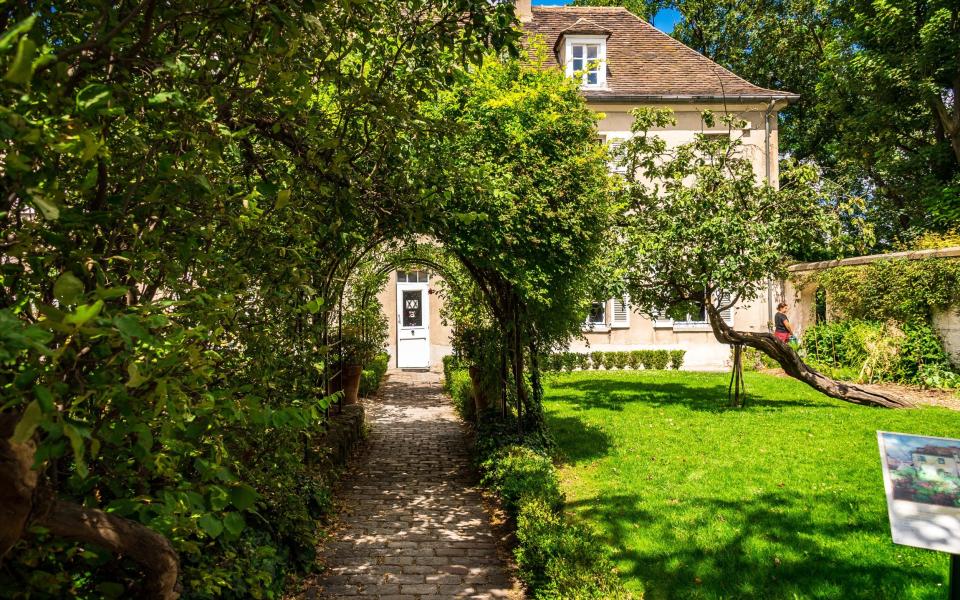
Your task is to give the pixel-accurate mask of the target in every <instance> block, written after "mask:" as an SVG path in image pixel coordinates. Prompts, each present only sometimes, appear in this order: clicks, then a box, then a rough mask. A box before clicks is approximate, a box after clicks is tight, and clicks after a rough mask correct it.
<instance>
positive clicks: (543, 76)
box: [431, 58, 614, 428]
mask: <svg viewBox="0 0 960 600" xmlns="http://www.w3.org/2000/svg"><path fill="white" fill-rule="evenodd" d="M436 110H437V111H439V114H441V115H442V116H443V117H442V120H443V121H444V122H446V123H449V124H450V127H451V128H452V130H453V131H454V132H455V133H454V135H452V136H450V137H448V138H446V139H445V140H444V141H443V145H442V146H440V147H438V149H437V152H436V153H435V156H437V157H443V158H445V159H446V161H445V164H442V165H441V167H440V168H438V169H436V172H437V173H438V174H439V177H438V180H437V182H436V187H437V190H438V193H439V194H440V195H442V197H443V198H444V199H445V200H444V202H443V204H442V208H443V212H442V213H437V214H435V215H433V219H432V223H433V225H432V231H431V233H432V234H433V235H434V236H435V237H436V238H437V239H438V240H440V241H441V242H442V243H443V245H444V247H445V249H446V251H447V252H449V253H450V254H452V255H453V256H455V257H456V258H457V259H458V261H459V262H460V263H461V264H462V265H463V267H464V268H465V269H466V271H467V272H468V273H469V275H470V277H471V279H472V280H473V282H474V284H475V285H476V286H477V288H478V289H479V291H480V293H481V294H482V297H483V298H484V299H485V301H486V303H487V306H486V307H483V308H482V309H481V310H479V311H478V312H480V313H482V314H479V315H478V314H472V315H470V316H469V317H468V316H467V315H463V318H462V319H461V320H460V322H461V324H462V325H464V326H472V325H475V324H486V323H487V322H488V321H487V320H486V317H488V316H489V317H491V318H492V320H493V323H491V325H495V326H496V328H497V329H498V333H499V335H501V336H502V337H501V340H502V345H501V347H502V350H503V352H504V355H503V358H504V359H503V360H502V364H504V365H509V366H510V373H508V374H507V373H505V374H501V376H500V380H501V381H502V385H506V382H507V379H508V377H509V379H511V380H512V386H510V387H512V391H513V393H514V394H515V396H514V397H515V398H516V399H517V406H518V407H519V411H520V412H523V413H525V416H524V419H525V421H524V422H525V423H526V424H527V425H528V426H529V427H531V428H539V427H540V426H541V425H542V408H541V406H540V403H541V398H540V394H541V391H540V389H539V385H538V377H539V371H538V368H537V365H536V362H535V361H536V360H537V356H538V355H539V354H540V353H542V352H545V351H549V350H551V349H552V348H555V347H558V346H561V345H564V344H565V342H566V341H567V340H568V339H569V338H570V336H571V335H574V334H576V333H577V332H579V329H580V324H581V322H582V316H583V313H584V311H585V308H586V304H585V303H586V302H587V301H588V298H589V294H588V293H586V291H587V285H588V282H589V273H590V271H591V265H592V264H593V263H594V261H595V260H596V258H597V257H598V256H599V255H600V254H601V253H602V252H603V248H604V242H605V241H606V240H607V239H608V237H607V236H608V224H609V223H611V219H612V215H613V214H614V209H613V205H612V204H611V198H610V196H609V195H608V194H607V176H606V162H605V158H606V157H605V154H604V151H603V149H602V147H601V146H600V144H598V143H597V141H596V137H597V136H596V123H597V115H596V114H595V113H594V112H593V111H592V110H590V109H589V108H588V107H587V105H586V103H585V101H584V99H583V97H582V96H581V95H580V93H579V90H578V88H577V86H576V84H575V82H573V81H571V80H570V79H569V78H567V77H565V76H564V74H563V73H561V72H560V71H558V70H555V69H543V68H542V67H541V65H538V64H528V63H523V62H520V61H517V60H508V61H501V60H497V59H493V58H491V59H489V60H487V61H486V62H485V63H484V65H483V67H482V68H479V69H477V70H475V71H473V72H471V73H469V75H465V77H464V78H463V80H462V81H460V82H459V85H458V86H456V87H454V88H453V89H451V90H450V91H449V92H446V93H444V94H441V96H440V99H439V101H438V103H437V106H436ZM471 297H472V296H471V295H470V294H469V293H464V295H463V296H462V299H463V300H465V301H469V300H470V298H471ZM468 312H472V311H468ZM456 324H457V320H456V319H455V326H456ZM461 329H463V327H461ZM498 358H500V357H492V359H493V360H492V361H491V362H492V365H493V366H494V368H496V367H495V366H496V364H497V362H499V361H498V360H497V359H498ZM527 359H529V360H530V361H532V363H533V364H531V365H529V367H530V369H529V373H530V376H531V379H532V387H533V393H532V395H531V394H529V393H528V391H527V387H526V374H527V366H528V365H527V363H526V361H527Z"/></svg>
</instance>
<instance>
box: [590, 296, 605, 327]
mask: <svg viewBox="0 0 960 600" xmlns="http://www.w3.org/2000/svg"><path fill="white" fill-rule="evenodd" d="M606 324H607V303H606V302H594V303H593V304H591V305H590V312H589V313H588V314H587V325H592V326H594V327H596V326H597V325H606Z"/></svg>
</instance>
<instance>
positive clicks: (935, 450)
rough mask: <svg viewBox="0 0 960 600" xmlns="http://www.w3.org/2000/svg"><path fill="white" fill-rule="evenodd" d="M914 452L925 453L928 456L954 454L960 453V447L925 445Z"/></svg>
mask: <svg viewBox="0 0 960 600" xmlns="http://www.w3.org/2000/svg"><path fill="white" fill-rule="evenodd" d="M913 453H914V454H925V455H927V456H953V455H955V454H960V448H958V447H956V446H950V447H945V446H924V447H923V448H917V449H916V450H914V451H913Z"/></svg>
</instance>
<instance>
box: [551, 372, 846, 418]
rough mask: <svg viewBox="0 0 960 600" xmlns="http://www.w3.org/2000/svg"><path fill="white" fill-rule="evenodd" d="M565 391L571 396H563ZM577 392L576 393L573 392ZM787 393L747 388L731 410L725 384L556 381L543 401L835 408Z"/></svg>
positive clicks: (716, 408)
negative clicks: (742, 399)
mask: <svg viewBox="0 0 960 600" xmlns="http://www.w3.org/2000/svg"><path fill="white" fill-rule="evenodd" d="M565 390H569V391H570V392H571V393H564V391H565ZM573 392H577V393H573ZM787 394H789V392H784V391H782V390H764V389H762V388H761V389H758V386H756V385H751V386H749V387H747V402H746V407H745V408H731V407H730V406H729V404H728V402H729V400H728V397H727V386H726V385H704V384H701V383H698V384H686V383H673V382H670V383H658V382H656V381H629V380H616V379H604V378H602V377H598V378H596V379H588V380H578V381H557V382H554V383H553V384H552V385H551V387H550V391H549V393H548V394H547V400H557V401H561V402H568V403H570V404H573V405H575V406H579V407H581V408H583V409H591V408H603V409H607V410H616V411H621V410H623V409H624V406H625V405H627V404H631V403H636V402H641V403H644V404H648V405H651V406H654V407H657V406H668V405H670V406H676V405H681V406H685V407H686V408H689V409H690V410H696V411H703V412H713V413H720V412H725V411H730V410H737V411H743V410H747V411H750V410H776V409H780V408H785V407H803V408H822V409H832V408H836V406H835V405H833V404H829V403H828V402H824V401H823V399H818V398H809V399H806V398H796V397H793V398H784V397H783V396H784V395H787Z"/></svg>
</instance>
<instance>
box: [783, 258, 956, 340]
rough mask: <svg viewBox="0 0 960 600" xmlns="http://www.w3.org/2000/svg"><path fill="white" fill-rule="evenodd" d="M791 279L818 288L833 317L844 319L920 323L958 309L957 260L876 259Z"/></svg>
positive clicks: (799, 283) (802, 284)
mask: <svg viewBox="0 0 960 600" xmlns="http://www.w3.org/2000/svg"><path fill="white" fill-rule="evenodd" d="M795 279H796V280H797V284H798V285H801V286H807V285H816V286H819V287H822V288H823V290H824V291H825V292H826V295H827V298H828V302H829V307H830V311H831V313H833V314H834V315H835V316H837V317H839V316H841V315H842V317H843V318H851V319H865V320H868V321H887V320H890V319H893V320H895V321H899V322H901V323H917V324H922V323H929V322H930V320H931V318H932V316H933V313H934V312H935V311H938V310H945V309H947V308H949V307H950V306H955V305H958V304H960V260H953V259H938V258H928V259H923V260H878V261H874V262H871V263H869V264H866V265H857V266H841V267H833V268H830V269H824V270H822V271H818V272H815V273H812V274H809V275H802V276H798V277H796V278H795Z"/></svg>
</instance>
